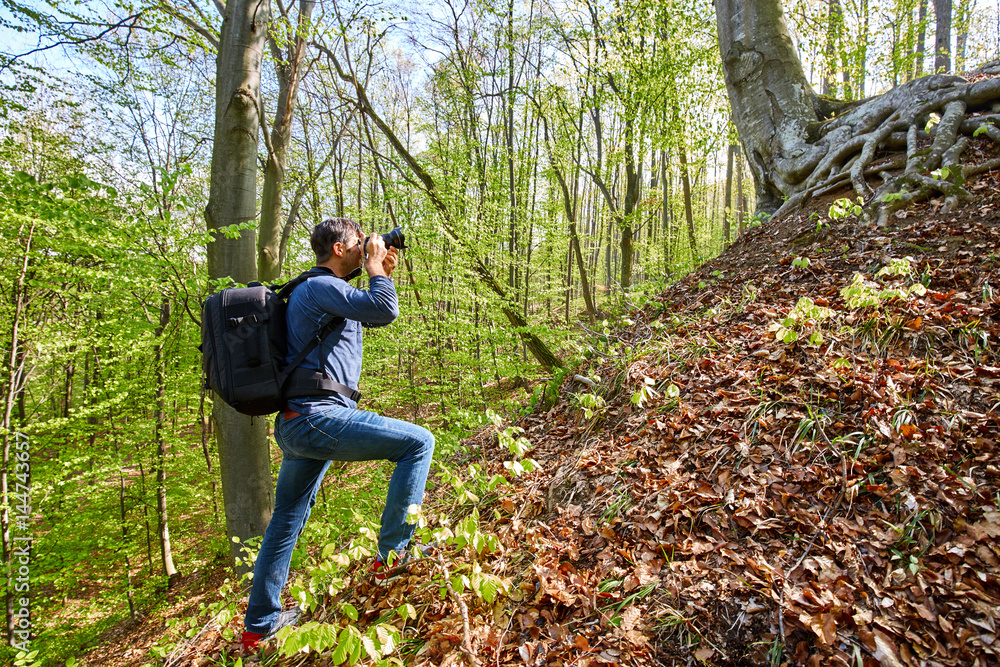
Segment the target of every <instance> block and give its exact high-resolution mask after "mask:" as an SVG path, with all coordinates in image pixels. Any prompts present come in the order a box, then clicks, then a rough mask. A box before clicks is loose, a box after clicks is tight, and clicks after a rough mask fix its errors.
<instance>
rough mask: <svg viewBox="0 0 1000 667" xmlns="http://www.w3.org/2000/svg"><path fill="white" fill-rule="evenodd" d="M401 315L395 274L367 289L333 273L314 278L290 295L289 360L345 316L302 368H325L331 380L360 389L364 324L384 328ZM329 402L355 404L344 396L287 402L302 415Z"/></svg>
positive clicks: (371, 283) (371, 282)
mask: <svg viewBox="0 0 1000 667" xmlns="http://www.w3.org/2000/svg"><path fill="white" fill-rule="evenodd" d="M398 315H399V305H398V303H397V300H396V287H395V285H393V282H392V279H391V278H386V277H384V276H373V277H372V278H371V279H370V280H369V284H368V289H367V290H362V289H358V288H356V287H354V286H353V285H351V284H350V283H348V282H347V281H346V280H343V279H341V278H337V277H336V276H333V275H329V276H317V277H315V278H310V279H309V280H307V281H305V282H304V283H302V284H301V285H299V286H298V287H296V288H295V290H294V291H292V295H291V297H289V299H288V310H287V311H286V313H285V321H286V322H287V324H288V356H287V357H286V360H287V361H291V360H292V359H294V358H295V356H296V355H297V354H298V353H299V352H300V351H301V350H302V348H303V347H305V346H306V345H308V344H309V341H311V340H313V338H315V336H316V333H317V332H318V331H319V330H320V329H321V328H323V327H324V326H326V325H327V323H328V322H330V320H332V319H333V318H335V317H343V318H344V321H343V322H341V323H340V324H339V325H337V327H336V328H335V329H334V330H333V332H332V333H331V334H330V335H329V336H327V337H326V339H325V340H324V341H323V342H322V344H320V345H318V346H317V347H316V349H315V350H313V351H312V352H310V353H309V354H308V355H307V356H306V358H305V359H303V360H302V363H301V364H300V366H301V368H305V369H308V370H313V371H316V370H324V369H325V370H326V373H327V375H329V376H330V377H331V378H332V379H333V380H335V381H337V382H339V383H341V384H343V385H347V386H348V387H350V388H351V389H355V390H357V388H358V380H359V379H360V378H361V358H362V354H363V345H362V338H363V327H368V326H385V325H386V324H389V323H390V322H392V321H393V320H395V319H396V317H397V316H398ZM331 405H342V406H345V407H348V408H356V407H357V404H356V403H355V402H354V401H352V400H351V399H349V398H347V397H346V396H341V395H340V394H331V395H329V396H316V397H309V398H293V399H290V400H289V401H288V409H289V410H293V411H294V412H300V413H302V414H310V413H313V412H318V411H320V410H322V409H323V408H324V407H328V406H331Z"/></svg>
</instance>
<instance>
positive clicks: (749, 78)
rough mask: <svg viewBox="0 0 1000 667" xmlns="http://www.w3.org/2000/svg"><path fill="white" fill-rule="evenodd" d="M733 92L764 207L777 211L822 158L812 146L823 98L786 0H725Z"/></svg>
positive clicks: (721, 9)
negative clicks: (811, 131)
mask: <svg viewBox="0 0 1000 667" xmlns="http://www.w3.org/2000/svg"><path fill="white" fill-rule="evenodd" d="M715 11H716V16H717V19H718V27H719V31H718V32H719V51H720V53H721V54H722V61H723V72H724V75H725V80H726V90H727V91H728V93H729V101H730V104H731V106H732V109H733V122H734V123H735V124H736V127H737V128H738V130H739V137H740V141H741V142H742V143H743V151H744V153H745V154H746V156H747V161H748V163H749V166H750V170H751V172H752V173H753V175H754V184H755V186H756V189H757V210H758V211H763V212H764V213H767V214H771V213H773V212H774V211H776V210H777V209H778V207H779V206H781V202H782V199H783V197H784V196H785V195H787V194H789V193H791V192H793V190H794V186H795V185H796V184H798V183H800V182H801V181H802V180H803V179H804V178H805V177H806V176H807V175H808V174H809V172H810V171H811V170H812V167H813V166H815V164H816V162H818V161H819V158H820V157H821V156H820V153H819V152H818V151H815V150H810V149H809V146H808V145H807V144H806V126H807V125H808V124H809V123H812V122H815V121H816V112H815V110H814V107H815V103H816V96H815V95H814V94H813V92H812V86H811V85H810V84H809V81H808V80H807V79H806V76H805V73H804V72H803V71H802V64H801V63H800V62H799V58H798V55H797V54H796V51H795V45H794V44H793V43H792V40H791V38H790V37H789V34H788V28H787V27H786V25H785V17H784V14H783V13H782V10H781V5H780V4H779V1H778V0H717V1H716V3H715Z"/></svg>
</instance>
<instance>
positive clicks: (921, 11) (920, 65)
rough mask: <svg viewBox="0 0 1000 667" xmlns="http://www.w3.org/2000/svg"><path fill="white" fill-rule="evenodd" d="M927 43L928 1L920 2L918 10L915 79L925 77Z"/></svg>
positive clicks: (921, 0)
mask: <svg viewBox="0 0 1000 667" xmlns="http://www.w3.org/2000/svg"><path fill="white" fill-rule="evenodd" d="M926 41H927V0H920V5H919V8H918V9H917V46H916V48H915V49H914V52H915V58H914V63H913V73H914V78H915V79H919V78H920V77H922V76H923V75H924V58H925V57H926V56H925V53H926V51H927V49H926V45H925V43H926Z"/></svg>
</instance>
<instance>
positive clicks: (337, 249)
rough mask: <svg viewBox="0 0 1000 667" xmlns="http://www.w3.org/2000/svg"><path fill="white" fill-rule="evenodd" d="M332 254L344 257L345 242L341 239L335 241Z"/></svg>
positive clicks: (331, 249)
mask: <svg viewBox="0 0 1000 667" xmlns="http://www.w3.org/2000/svg"><path fill="white" fill-rule="evenodd" d="M330 254H331V255H336V256H337V257H343V256H344V244H343V243H341V242H340V241H337V242H335V243H334V244H333V247H332V248H330Z"/></svg>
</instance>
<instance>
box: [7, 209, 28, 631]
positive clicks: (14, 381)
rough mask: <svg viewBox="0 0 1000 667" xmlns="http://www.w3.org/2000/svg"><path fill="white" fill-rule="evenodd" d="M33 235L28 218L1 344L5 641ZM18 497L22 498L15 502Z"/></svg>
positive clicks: (21, 476) (24, 473) (21, 486)
mask: <svg viewBox="0 0 1000 667" xmlns="http://www.w3.org/2000/svg"><path fill="white" fill-rule="evenodd" d="M21 231H22V233H23V232H24V230H23V228H22V230H21ZM34 235H35V221H34V220H32V221H31V226H30V228H29V229H28V230H27V233H26V234H24V236H23V238H24V252H23V255H22V256H21V257H20V258H19V259H20V264H21V266H20V269H19V271H18V275H17V280H16V281H15V282H14V285H13V289H12V290H11V301H12V303H11V306H12V307H13V319H12V321H11V323H10V339H9V340H10V342H9V343H7V341H4V343H5V346H7V345H9V347H8V349H7V354H6V355H5V357H6V358H5V359H4V362H5V364H4V366H5V368H4V378H3V386H2V387H0V391H2V392H3V406H2V408H3V414H2V420H0V427H2V429H0V430H2V432H3V435H2V446H3V460H2V461H0V548H2V552H3V553H2V556H3V569H4V573H5V574H6V576H7V581H6V582H5V583H6V585H5V586H4V589H5V594H4V616H5V618H6V620H7V641H8V643H10V644H13V643H14V642H15V641H17V636H16V635H15V632H16V631H17V622H16V618H15V617H14V597H15V582H14V572H15V571H17V569H18V568H17V567H15V562H14V553H15V549H16V548H15V545H14V536H13V534H12V532H11V524H10V509H11V508H12V507H15V506H18V505H28V504H30V503H29V501H30V498H26V497H25V496H26V495H27V490H28V488H29V486H30V478H29V477H28V475H29V474H30V467H29V466H28V465H25V462H24V461H23V460H19V459H21V457H20V456H19V454H20V453H21V452H22V451H23V452H25V456H27V455H28V453H29V452H30V450H29V449H27V448H22V447H21V445H22V443H24V444H27V442H26V441H25V440H22V437H21V436H20V435H19V434H18V433H17V429H16V428H15V427H14V422H13V414H14V405H15V403H16V398H17V396H18V395H19V394H20V393H21V390H22V388H23V386H22V385H23V378H24V363H25V361H26V351H25V350H23V349H22V347H23V344H24V343H23V340H22V336H21V327H22V325H23V323H24V317H25V315H24V311H25V308H26V307H27V303H28V299H27V298H26V295H25V285H26V278H27V275H28V266H29V264H30V258H31V243H32V240H33V239H34ZM14 441H16V443H17V444H16V446H15V447H16V449H17V452H15V454H14V461H16V462H17V463H21V464H22V465H21V466H18V465H16V464H15V465H12V459H11V444H12V442H14ZM29 446H30V445H29ZM11 472H13V473H14V475H13V479H14V480H15V483H14V484H13V487H14V491H15V492H14V493H11V486H12V485H11V483H10V482H11ZM22 494H24V495H22ZM19 498H20V499H21V501H22V502H18V499H19ZM22 537H23V538H27V537H29V536H27V535H25V536H22ZM30 544H31V543H30V541H26V542H24V543H22V544H21V546H20V547H19V548H17V550H20V549H21V548H29V549H30ZM18 597H20V596H18Z"/></svg>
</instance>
